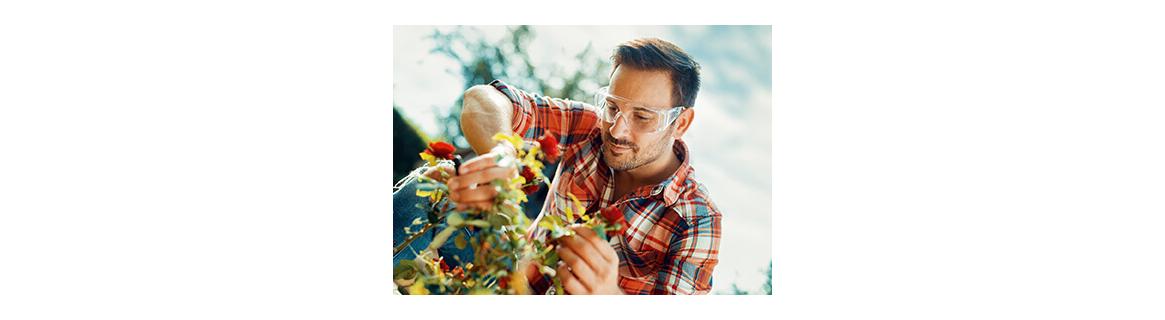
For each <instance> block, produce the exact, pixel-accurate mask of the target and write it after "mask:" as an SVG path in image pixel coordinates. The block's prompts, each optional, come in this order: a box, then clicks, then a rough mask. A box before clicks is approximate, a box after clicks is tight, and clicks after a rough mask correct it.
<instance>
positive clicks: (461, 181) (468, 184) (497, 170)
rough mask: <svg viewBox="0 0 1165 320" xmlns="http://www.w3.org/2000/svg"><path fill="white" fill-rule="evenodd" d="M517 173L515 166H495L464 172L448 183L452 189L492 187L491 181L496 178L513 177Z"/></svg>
mask: <svg viewBox="0 0 1165 320" xmlns="http://www.w3.org/2000/svg"><path fill="white" fill-rule="evenodd" d="M517 175H518V170H516V169H514V168H502V167H493V168H488V169H483V170H480V171H475V172H471V173H462V174H461V175H460V176H456V177H453V178H450V179H449V184H448V185H449V190H450V191H460V190H469V189H477V188H481V187H492V186H491V185H490V181H493V180H494V179H512V178H513V177H516V176H517Z"/></svg>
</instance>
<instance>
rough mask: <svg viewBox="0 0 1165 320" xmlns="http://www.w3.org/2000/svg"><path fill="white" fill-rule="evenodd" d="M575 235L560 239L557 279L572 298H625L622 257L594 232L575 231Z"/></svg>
mask: <svg viewBox="0 0 1165 320" xmlns="http://www.w3.org/2000/svg"><path fill="white" fill-rule="evenodd" d="M572 229H573V230H574V232H575V235H573V236H569V237H562V238H559V239H558V243H559V244H560V245H559V246H558V256H559V257H560V258H562V261H561V262H559V266H558V270H557V273H556V274H557V276H558V279H559V280H561V281H562V287H563V289H565V290H566V293H568V294H623V289H620V288H619V256H617V255H616V254H615V249H614V248H611V245H610V244H608V243H606V242H604V241H603V240H602V238H599V235H597V234H595V231H594V230H591V229H590V228H587V227H583V226H574V227H573V228H572Z"/></svg>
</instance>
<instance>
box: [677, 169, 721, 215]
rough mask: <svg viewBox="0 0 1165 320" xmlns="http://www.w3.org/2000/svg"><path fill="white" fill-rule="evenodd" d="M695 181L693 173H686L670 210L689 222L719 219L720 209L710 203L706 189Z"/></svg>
mask: <svg viewBox="0 0 1165 320" xmlns="http://www.w3.org/2000/svg"><path fill="white" fill-rule="evenodd" d="M697 179H698V178H697V177H696V176H695V174H694V172H690V173H688V175H687V176H686V177H685V178H684V181H683V182H682V183H681V184H680V187H679V189H680V190H679V192H678V195H677V197H676V201H675V203H674V204H673V205H672V209H673V210H675V212H676V213H677V214H679V215H680V217H683V218H684V220H688V221H689V222H695V221H699V220H703V219H708V218H720V209H719V208H717V207H716V203H715V202H713V201H712V197H711V194H710V193H709V191H708V188H707V187H706V186H705V185H704V184H703V183H701V182H700V181H699V180H697Z"/></svg>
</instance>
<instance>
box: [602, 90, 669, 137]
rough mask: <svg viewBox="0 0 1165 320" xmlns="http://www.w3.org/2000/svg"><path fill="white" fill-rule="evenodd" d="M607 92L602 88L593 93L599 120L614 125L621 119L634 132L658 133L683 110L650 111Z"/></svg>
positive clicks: (641, 105)
mask: <svg viewBox="0 0 1165 320" xmlns="http://www.w3.org/2000/svg"><path fill="white" fill-rule="evenodd" d="M607 90H608V89H607V87H603V88H602V89H599V91H598V92H597V93H595V106H596V107H599V110H600V113H599V115H600V118H602V120H603V121H604V122H607V123H615V121H618V119H619V118H620V117H622V118H623V120H624V123H625V124H627V125H628V126H629V127H630V128H631V130H632V131H635V132H640V133H647V132H659V131H660V130H662V129H663V128H664V127H666V126H667V125H668V124H671V122H672V121H673V120H675V118H677V117H678V115H679V112H678V111H682V110H683V107H675V108H671V109H669V110H667V111H655V110H651V109H649V108H647V107H646V106H644V105H643V104H640V103H637V102H634V101H631V100H628V99H623V98H621V97H616V96H613V95H611V94H609V93H608V91H607ZM624 110H626V111H627V112H623V111H624Z"/></svg>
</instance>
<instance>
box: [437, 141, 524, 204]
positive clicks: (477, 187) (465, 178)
mask: <svg viewBox="0 0 1165 320" xmlns="http://www.w3.org/2000/svg"><path fill="white" fill-rule="evenodd" d="M514 155H515V151H514V147H513V146H511V145H510V144H509V143H508V142H503V143H499V144H498V145H497V146H496V147H494V148H493V149H492V150H491V151H490V152H488V153H486V154H483V155H480V156H477V157H476V158H473V159H470V160H469V161H466V162H465V163H463V164H462V165H461V174H459V175H457V176H455V177H452V178H449V181H448V183H446V185H447V186H449V200H452V201H453V203H456V204H457V210H466V209H469V208H477V209H481V210H486V209H489V208H490V207H492V206H493V204H494V198H495V197H497V195H498V191H497V190H495V189H494V187H493V184H491V182H492V181H493V180H494V179H513V178H514V177H517V176H518V169H517V166H516V162H515V161H517V160H516V159H515V158H514Z"/></svg>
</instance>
